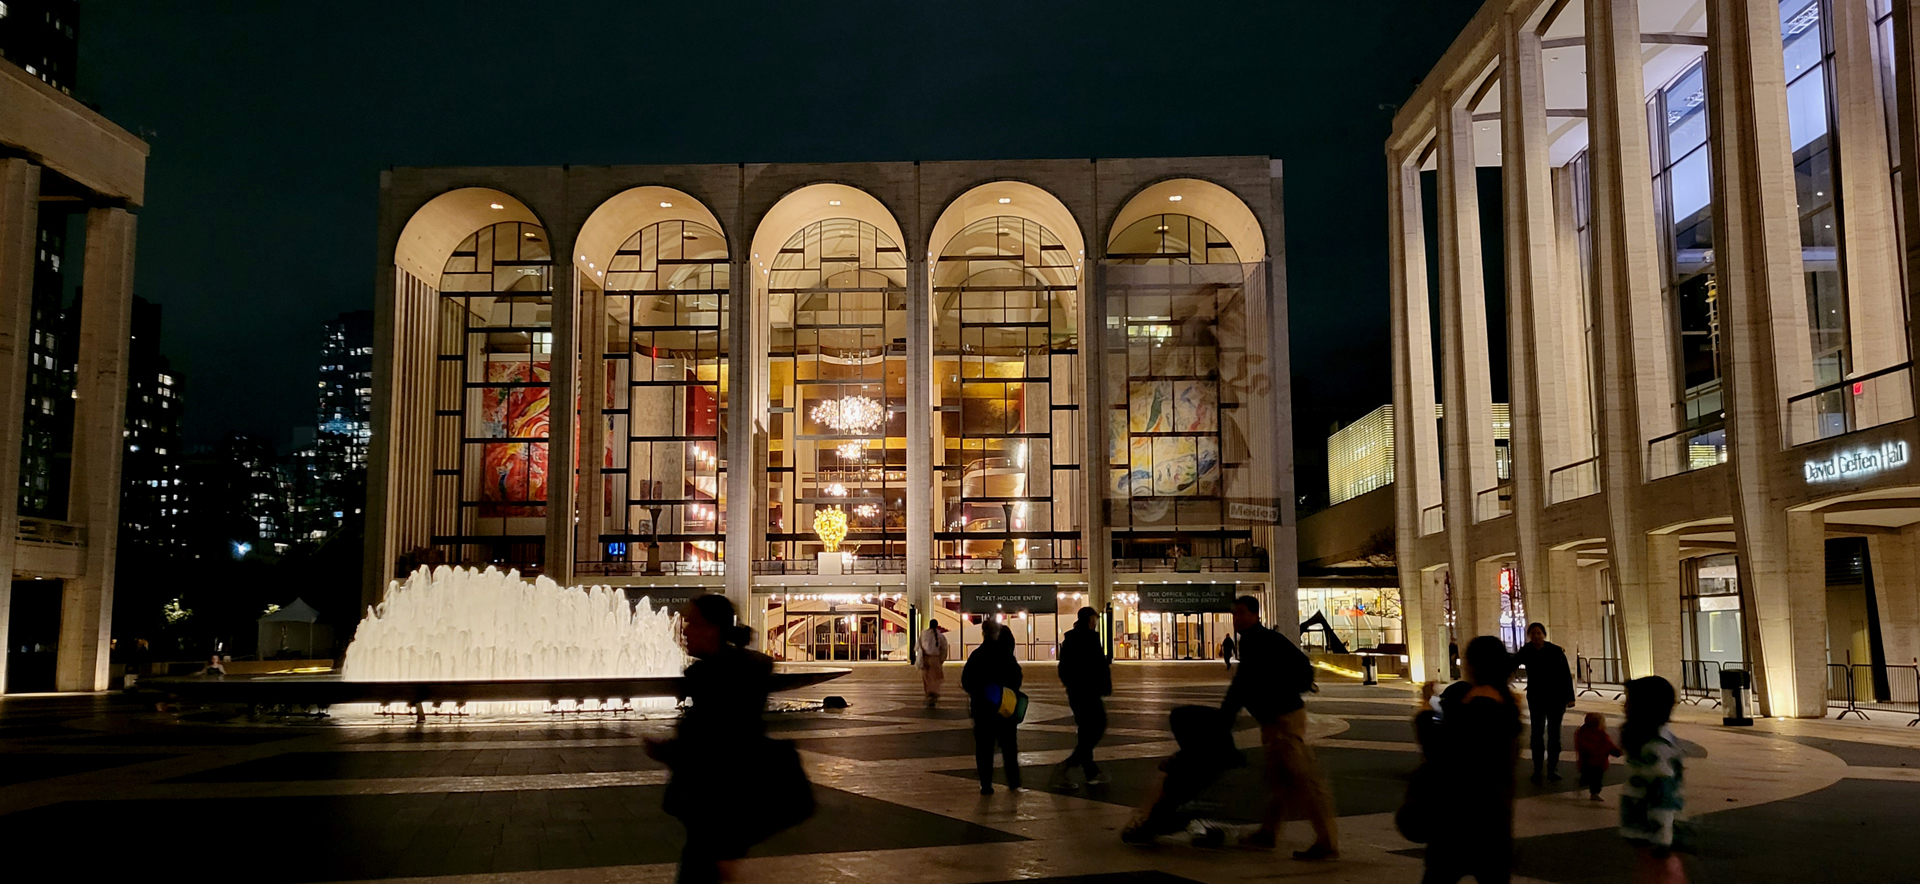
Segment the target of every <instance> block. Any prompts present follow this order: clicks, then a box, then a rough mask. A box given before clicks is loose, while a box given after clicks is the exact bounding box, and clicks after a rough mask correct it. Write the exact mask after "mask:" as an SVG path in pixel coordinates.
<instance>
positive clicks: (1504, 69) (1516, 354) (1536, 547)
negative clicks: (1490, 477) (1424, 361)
mask: <svg viewBox="0 0 1920 884" xmlns="http://www.w3.org/2000/svg"><path fill="white" fill-rule="evenodd" d="M1502 31H1503V34H1502V37H1503V40H1504V44H1505V45H1504V49H1503V51H1502V53H1501V63H1500V77H1501V79H1500V143H1501V153H1502V154H1503V156H1502V162H1501V166H1500V171H1501V185H1502V187H1501V192H1502V195H1503V197H1504V199H1505V203H1506V205H1505V206H1504V209H1505V211H1504V212H1503V213H1502V214H1503V227H1504V229H1505V234H1506V244H1505V252H1506V262H1507V352H1508V357H1507V378H1508V380H1507V391H1508V393H1507V395H1508V401H1509V406H1508V407H1509V408H1510V410H1511V419H1512V428H1511V434H1512V438H1511V448H1510V449H1509V451H1510V452H1511V455H1512V463H1513V516H1514V535H1515V543H1516V545H1517V546H1518V547H1519V548H1518V550H1517V554H1518V557H1519V561H1520V577H1521V583H1522V585H1523V586H1524V587H1525V591H1526V599H1527V601H1528V611H1527V613H1528V614H1529V615H1533V616H1532V618H1531V619H1535V620H1541V621H1543V622H1544V619H1545V618H1546V616H1547V614H1548V612H1549V609H1550V608H1551V606H1552V590H1553V579H1554V576H1555V575H1554V574H1553V573H1552V572H1551V571H1550V570H1549V569H1548V567H1547V564H1546V550H1545V549H1544V548H1543V547H1542V546H1541V543H1540V522H1541V519H1542V518H1543V517H1544V512H1543V511H1544V510H1545V509H1546V505H1547V494H1546V481H1547V472H1546V463H1545V462H1546V447H1545V445H1544V444H1543V442H1542V440H1543V437H1544V436H1545V434H1546V432H1547V429H1546V428H1547V427H1549V426H1560V425H1562V424H1561V420H1562V418H1561V415H1560V413H1559V409H1558V408H1557V407H1555V408H1551V409H1550V408H1548V407H1547V406H1548V404H1549V403H1553V404H1554V405H1556V406H1557V405H1558V397H1555V396H1552V395H1542V389H1541V387H1542V384H1541V374H1542V372H1541V366H1540V362H1541V360H1540V356H1539V351H1540V347H1539V342H1540V341H1541V340H1546V341H1548V342H1549V345H1551V343H1552V341H1553V337H1552V335H1553V331H1554V328H1553V325H1552V323H1551V320H1552V318H1553V311H1552V308H1551V303H1552V300H1553V297H1554V283H1555V280H1554V270H1555V267H1554V262H1555V257H1556V254H1555V253H1556V245H1557V243H1556V241H1555V239H1554V213H1553V178H1552V175H1551V174H1550V172H1549V167H1550V165H1549V160H1548V157H1547V152H1548V149H1549V147H1550V146H1551V144H1550V142H1549V141H1548V139H1547V98H1546V82H1545V80H1546V77H1545V73H1544V71H1543V69H1542V68H1541V62H1540V35H1539V34H1538V33H1535V31H1534V30H1533V28H1532V27H1530V26H1528V25H1527V23H1526V20H1525V19H1524V18H1522V17H1520V16H1517V15H1514V14H1512V13H1509V14H1508V15H1507V16H1506V19H1505V21H1504V22H1503V25H1502ZM1536 598H1537V599H1539V600H1540V601H1541V602H1542V604H1541V605H1540V606H1539V609H1538V610H1537V611H1536V610H1535V609H1534V606H1533V604H1532V602H1533V600H1534V599H1536Z"/></svg>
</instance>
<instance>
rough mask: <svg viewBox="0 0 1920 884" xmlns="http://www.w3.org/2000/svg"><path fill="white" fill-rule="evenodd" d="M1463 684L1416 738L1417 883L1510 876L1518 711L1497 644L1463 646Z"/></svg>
mask: <svg viewBox="0 0 1920 884" xmlns="http://www.w3.org/2000/svg"><path fill="white" fill-rule="evenodd" d="M1460 672H1461V675H1462V676H1463V678H1464V680H1463V681H1458V682H1455V683H1453V684H1452V685H1450V686H1449V687H1448V688H1447V689H1446V690H1445V691H1444V692H1442V693H1441V695H1440V714H1439V715H1438V716H1437V717H1435V718H1434V719H1432V720H1431V722H1429V724H1428V726H1427V727H1426V728H1425V729H1424V731H1423V732H1422V736H1421V748H1422V749H1423V750H1424V751H1425V752H1426V763H1425V765H1423V771H1424V773H1423V775H1424V776H1430V777H1433V778H1434V779H1433V781H1431V782H1430V783H1427V784H1425V785H1426V788H1428V789H1429V791H1428V793H1427V794H1428V795H1429V796H1431V798H1430V800H1431V801H1432V805H1431V806H1430V807H1428V808H1426V809H1425V811H1424V812H1425V813H1426V814H1427V816H1428V818H1427V819H1426V820H1424V821H1423V822H1424V824H1425V825H1424V828H1425V830H1426V832H1427V833H1429V837H1428V840H1427V854H1426V872H1425V874H1424V875H1422V876H1421V878H1420V882H1421V884H1454V882H1456V881H1459V880H1460V879H1461V878H1464V877H1466V876H1468V875H1472V876H1473V879H1474V880H1475V881H1478V882H1480V884H1506V882H1507V881H1508V880H1510V879H1511V878H1512V875H1513V767H1514V764H1515V763H1517V762H1518V761H1519V755H1520V707H1519V704H1518V703H1516V702H1514V698H1513V691H1512V690H1511V689H1510V688H1508V687H1507V679H1508V678H1509V677H1510V676H1511V675H1512V674H1513V662H1512V657H1511V655H1509V654H1508V653H1507V646H1506V645H1505V644H1502V643H1501V641H1500V639H1498V638H1496V637H1494V636H1491V635H1483V636H1480V637H1478V638H1476V639H1474V640H1473V641H1470V642H1468V643H1467V654H1466V659H1465V660H1463V661H1461V665H1460Z"/></svg>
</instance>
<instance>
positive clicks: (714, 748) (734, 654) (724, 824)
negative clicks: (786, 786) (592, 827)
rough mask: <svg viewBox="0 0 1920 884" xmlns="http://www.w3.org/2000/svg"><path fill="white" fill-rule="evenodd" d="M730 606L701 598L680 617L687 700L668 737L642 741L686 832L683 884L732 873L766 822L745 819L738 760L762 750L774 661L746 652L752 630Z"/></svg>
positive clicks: (747, 797)
mask: <svg viewBox="0 0 1920 884" xmlns="http://www.w3.org/2000/svg"><path fill="white" fill-rule="evenodd" d="M734 621H735V617H734V609H733V603H732V602H730V601H728V600H727V597H726V596H723V595H703V596H700V597H699V598H696V599H694V600H693V601H692V602H690V603H688V604H687V606H686V607H685V608H684V609H683V610H682V611H681V614H680V631H681V635H682V637H683V638H684V640H685V642H686V648H687V654H688V655H689V656H692V657H693V658H695V662H694V664H693V665H692V666H689V667H687V672H686V676H685V677H684V678H683V679H681V683H680V695H681V698H682V699H685V700H690V701H692V702H691V705H689V706H688V707H687V710H686V712H685V713H683V714H682V715H681V716H680V724H679V727H678V729H677V730H676V731H675V733H674V737H673V739H671V740H653V739H649V740H648V741H647V754H648V755H650V756H652V757H654V758H656V759H659V760H660V761H663V762H665V763H666V765H667V768H668V770H669V771H670V772H671V777H670V779H669V780H668V783H667V794H666V799H665V802H664V803H665V809H666V811H667V812H668V813H669V814H672V815H673V816H675V817H678V818H679V820H680V822H681V824H682V825H684V826H686V829H687V842H686V846H685V847H684V848H682V849H681V851H680V874H679V877H678V878H676V879H675V880H677V881H680V882H682V884H709V882H717V881H728V880H731V879H732V878H733V872H734V864H735V863H736V862H737V861H738V860H739V859H740V858H741V857H743V856H746V854H747V848H749V847H752V846H753V845H754V844H755V843H756V842H757V841H758V840H760V838H761V837H764V836H765V835H766V834H771V832H765V831H763V829H764V828H765V827H763V826H759V825H756V824H755V823H754V822H752V821H748V820H744V819H743V818H742V817H743V815H744V814H748V813H750V811H748V810H747V808H749V807H751V806H752V804H753V799H754V798H755V797H756V796H755V795H754V794H752V793H751V792H749V791H747V790H750V789H752V788H754V786H755V784H754V783H753V782H752V779H753V778H752V777H751V776H748V775H745V774H744V772H743V771H742V770H741V769H740V767H739V766H740V765H741V763H742V762H743V761H745V760H748V759H752V758H754V757H756V756H758V755H760V754H761V750H762V749H763V748H764V747H763V745H762V744H764V743H766V742H768V741H767V740H766V726H765V724H764V722H762V720H761V713H762V712H764V711H765V710H766V707H767V692H768V690H769V688H770V687H771V682H772V678H773V661H772V660H770V659H768V658H767V656H766V655H764V654H759V653H755V652H753V651H749V650H747V647H746V646H747V642H748V641H750V640H751V639H752V636H753V631H752V630H751V629H749V628H747V627H745V626H740V625H738V624H736V623H735V622H734Z"/></svg>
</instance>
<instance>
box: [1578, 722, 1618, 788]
mask: <svg viewBox="0 0 1920 884" xmlns="http://www.w3.org/2000/svg"><path fill="white" fill-rule="evenodd" d="M1573 750H1574V752H1576V753H1578V754H1579V756H1580V785H1582V786H1585V787H1587V795H1588V797H1590V798H1592V799H1593V800H1595V801H1599V800H1600V781H1601V779H1603V778H1605V777H1606V775H1607V767H1608V766H1609V765H1611V764H1612V760H1613V759H1614V758H1616V757H1618V756H1619V755H1620V754H1621V752H1620V746H1619V744H1617V743H1615V742H1614V741H1613V737H1612V736H1610V735H1608V734H1607V722H1606V719H1604V718H1602V717H1601V716H1600V713H1598V712H1589V713H1587V720H1586V723H1585V724H1582V725H1580V729H1579V730H1578V731H1575V732H1574V735H1573Z"/></svg>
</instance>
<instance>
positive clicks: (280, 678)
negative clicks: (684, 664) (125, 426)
mask: <svg viewBox="0 0 1920 884" xmlns="http://www.w3.org/2000/svg"><path fill="white" fill-rule="evenodd" d="M850 671H852V670H848V669H801V668H788V667H784V666H777V667H776V668H775V670H774V673H773V686H772V690H773V692H774V693H779V692H782V691H792V690H797V689H800V688H804V687H809V686H811V685H816V684H820V683H822V682H827V681H832V680H833V679H836V678H839V677H840V676H843V675H846V674H847V673H848V672H850ZM680 681H681V676H677V675H671V676H651V677H642V678H554V679H544V678H543V679H531V678H529V679H491V680H446V681H343V680H341V678H340V676H339V674H338V673H327V674H315V675H253V676H234V675H229V676H211V677H209V676H187V677H178V678H150V679H141V680H140V687H142V688H147V689H151V690H158V691H164V692H165V693H167V694H169V695H171V696H173V697H177V698H179V699H180V700H182V701H185V702H194V703H235V704H240V705H245V706H321V707H325V706H341V705H346V704H349V703H380V704H391V703H403V704H406V705H409V706H418V705H420V704H423V703H433V704H440V703H454V704H459V703H527V702H541V701H545V702H549V703H558V702H562V701H566V700H572V701H576V702H579V701H586V700H608V699H619V700H628V699H640V698H660V697H677V696H679V688H680Z"/></svg>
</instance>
